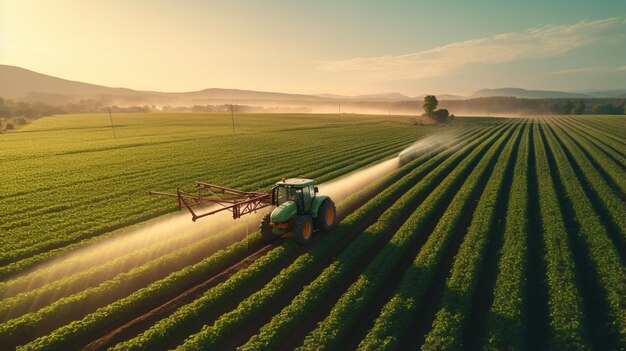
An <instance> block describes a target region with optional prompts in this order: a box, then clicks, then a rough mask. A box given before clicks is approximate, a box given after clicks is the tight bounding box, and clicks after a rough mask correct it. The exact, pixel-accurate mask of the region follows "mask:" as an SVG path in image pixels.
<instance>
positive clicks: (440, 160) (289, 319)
mask: <svg viewBox="0 0 626 351" xmlns="http://www.w3.org/2000/svg"><path fill="white" fill-rule="evenodd" d="M486 137H487V136H485V135H484V134H483V135H480V136H476V140H475V141H474V142H473V143H472V145H476V144H477V143H478V142H480V140H484V139H485V138H486ZM464 144H465V143H459V144H457V145H456V147H453V148H452V149H451V150H446V152H443V153H442V154H439V155H437V156H435V157H433V158H431V159H429V160H428V161H426V163H424V164H423V165H422V166H420V167H418V168H416V169H415V170H414V171H412V172H411V173H410V174H408V175H407V176H406V177H405V179H407V180H411V182H415V180H413V179H421V178H422V177H424V175H425V174H426V173H428V172H430V171H431V170H432V172H431V173H430V174H428V176H427V177H424V178H423V179H421V180H420V181H419V182H418V183H416V184H415V185H414V186H413V187H412V188H411V189H410V190H409V191H407V192H406V193H405V194H404V195H403V196H402V197H401V198H400V199H398V200H397V201H396V202H395V203H394V204H393V205H392V206H391V207H390V208H388V209H387V210H386V211H385V212H384V213H383V214H382V215H381V217H380V218H379V219H378V220H377V221H376V223H375V224H374V225H371V226H370V227H369V228H367V229H366V230H365V231H364V232H363V233H362V234H361V235H359V237H358V238H357V239H355V240H354V241H353V242H352V243H351V245H350V246H349V247H348V248H347V249H346V250H345V251H344V252H343V253H342V254H341V255H340V256H339V257H337V258H336V259H335V261H334V263H332V264H331V265H330V266H328V267H327V268H326V269H325V270H324V271H323V272H322V273H321V274H320V275H319V276H318V277H317V278H316V279H315V281H313V282H312V283H311V284H309V285H307V286H306V287H305V288H304V290H303V291H302V292H301V293H300V294H299V295H298V296H297V297H296V298H295V299H294V300H293V301H292V302H291V304H290V305H289V306H287V307H286V308H285V309H283V310H282V311H281V312H280V313H279V314H277V315H276V316H274V318H272V321H271V322H270V323H268V324H267V325H265V326H264V327H262V328H261V330H260V333H259V334H257V335H256V336H254V337H252V338H251V339H250V340H249V341H248V343H246V344H245V345H244V346H243V347H242V349H244V350H261V349H264V350H272V349H279V348H281V345H280V342H281V340H284V338H285V336H286V335H288V334H289V332H290V330H292V329H294V328H296V327H297V326H298V325H299V324H301V323H302V322H303V319H305V318H306V317H307V316H308V315H309V314H310V313H312V312H313V310H314V308H315V307H316V305H317V304H318V303H319V302H320V300H322V299H324V298H325V296H327V295H328V294H329V293H331V292H332V291H333V290H334V289H336V288H337V285H338V284H340V282H342V281H343V280H345V279H347V278H348V277H349V274H350V273H351V272H352V271H353V270H354V269H355V267H356V266H357V265H358V264H359V263H360V262H363V261H364V260H366V259H367V257H366V256H367V254H368V252H370V251H371V250H372V248H373V247H375V246H376V245H379V244H380V242H381V241H384V240H385V239H387V238H388V237H389V236H390V235H391V234H392V231H393V228H396V227H398V224H399V223H398V220H399V218H400V217H401V216H402V209H403V208H414V207H415V206H416V205H417V204H416V203H415V201H416V200H418V199H419V198H421V197H423V196H424V195H425V194H427V193H428V192H429V191H431V190H432V189H433V188H434V187H436V186H437V184H438V183H439V182H440V181H441V178H442V177H444V176H445V175H446V174H447V173H449V172H450V171H451V170H452V168H453V167H454V166H455V165H456V164H458V162H460V160H461V159H462V158H463V157H464V156H466V155H467V154H468V153H469V151H470V150H471V146H467V147H466V146H465V145H464ZM460 148H462V150H461V151H456V153H455V154H452V155H451V153H452V152H455V150H458V149H460ZM436 165H439V166H438V167H437V168H435V166H436ZM373 291H374V290H372V292H373ZM349 295H350V296H352V295H353V294H349ZM352 307H353V309H351V311H353V312H356V311H355V309H354V305H352ZM342 328H343V329H346V330H347V329H349V327H348V325H347V324H342ZM326 347H328V345H326Z"/></svg>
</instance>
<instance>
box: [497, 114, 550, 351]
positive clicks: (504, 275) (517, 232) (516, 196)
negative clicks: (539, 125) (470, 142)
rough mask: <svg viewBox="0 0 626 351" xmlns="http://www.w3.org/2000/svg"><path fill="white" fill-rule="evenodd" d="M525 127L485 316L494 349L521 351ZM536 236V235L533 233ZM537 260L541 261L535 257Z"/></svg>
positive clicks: (524, 285) (525, 263) (525, 213)
mask: <svg viewBox="0 0 626 351" xmlns="http://www.w3.org/2000/svg"><path fill="white" fill-rule="evenodd" d="M531 128H532V126H531V125H528V126H527V127H526V129H525V131H524V135H523V136H522V139H521V141H520V143H519V147H518V151H517V159H516V161H515V168H514V173H513V182H512V185H511V191H510V193H509V202H508V204H507V210H506V220H505V226H504V239H503V244H502V249H501V251H500V259H499V262H498V276H497V278H496V283H495V287H494V292H493V294H494V297H493V303H492V305H491V308H490V310H489V315H488V317H487V327H486V332H485V334H486V337H485V339H486V340H485V344H486V346H487V347H488V348H490V349H493V350H511V351H519V350H523V349H524V345H525V338H526V334H525V330H526V323H525V318H526V310H525V306H526V301H527V299H526V294H527V293H526V289H527V283H526V279H527V278H526V274H527V269H528V251H527V235H528V216H529V209H528V155H529V154H528V147H529V145H528V139H529V136H530V130H531ZM532 234H536V233H532ZM534 259H540V258H534Z"/></svg>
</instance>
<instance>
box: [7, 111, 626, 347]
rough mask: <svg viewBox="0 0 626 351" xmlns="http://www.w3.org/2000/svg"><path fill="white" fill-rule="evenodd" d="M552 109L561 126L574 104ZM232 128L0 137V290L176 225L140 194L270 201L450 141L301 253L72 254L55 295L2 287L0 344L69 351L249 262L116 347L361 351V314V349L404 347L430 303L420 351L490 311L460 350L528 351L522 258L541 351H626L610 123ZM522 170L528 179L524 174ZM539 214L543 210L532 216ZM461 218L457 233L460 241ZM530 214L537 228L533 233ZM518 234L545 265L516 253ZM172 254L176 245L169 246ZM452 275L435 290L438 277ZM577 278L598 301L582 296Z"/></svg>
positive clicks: (217, 249) (150, 124) (149, 249)
mask: <svg viewBox="0 0 626 351" xmlns="http://www.w3.org/2000/svg"><path fill="white" fill-rule="evenodd" d="M0 102H1V101H0ZM587 102H588V101H587V100H585V101H584V103H587ZM555 103H558V108H561V109H566V108H567V109H570V110H572V111H574V110H575V109H576V108H577V106H578V101H572V103H571V104H570V103H561V101H558V102H555ZM0 105H2V103H0ZM555 106H556V105H555ZM433 111H435V110H434V109H433ZM433 113H436V112H433ZM573 113H574V112H572V114H573ZM238 117H239V124H238V129H237V131H236V133H233V132H232V129H231V128H232V127H231V125H230V119H229V118H230V116H226V115H219V114H190V115H182V114H177V115H175V114H150V115H140V114H134V115H124V114H119V115H117V116H114V123H115V126H116V134H117V139H113V138H112V135H111V129H110V121H109V120H108V115H80V116H63V117H53V118H52V117H51V118H42V119H39V120H37V121H35V122H34V123H32V124H29V125H27V126H25V127H24V128H22V129H21V131H18V132H12V133H6V134H3V135H1V136H0V158H2V162H0V174H2V175H3V185H9V186H8V187H1V188H0V210H1V211H3V214H4V217H3V222H2V223H0V244H1V245H0V265H1V266H0V276H2V277H5V278H6V277H7V276H8V275H9V274H14V273H16V272H19V271H21V270H24V269H25V268H27V267H29V266H31V265H33V264H35V263H37V262H41V261H42V260H46V259H49V258H53V257H55V256H56V255H59V254H61V253H64V252H67V251H70V250H73V249H75V248H79V247H82V246H84V245H89V244H94V243H97V242H98V241H99V240H102V239H103V238H107V237H112V236H115V235H117V234H119V233H120V231H121V230H123V229H120V230H117V231H116V230H114V229H115V228H123V227H125V226H126V225H128V224H129V223H133V222H135V221H139V220H143V219H146V218H151V217H154V216H157V215H159V214H162V213H166V212H170V211H173V210H174V208H173V206H172V203H171V202H169V201H167V200H163V201H161V200H158V199H152V198H149V197H148V196H146V195H145V193H146V191H147V190H150V189H163V190H167V189H174V188H176V187H177V186H180V185H184V184H191V183H192V182H193V181H194V180H205V181H210V182H215V183H223V184H225V185H229V186H232V187H241V188H244V189H251V190H252V189H263V188H265V187H267V186H270V185H271V184H272V183H273V182H274V181H275V180H276V179H279V178H281V177H282V176H289V175H290V174H293V175H306V176H307V177H311V178H314V179H316V180H318V181H325V180H330V179H333V178H336V177H338V176H340V175H342V174H345V173H347V172H351V171H353V170H357V169H360V168H361V167H364V166H367V165H370V164H372V163H374V162H377V161H379V160H381V159H384V158H387V157H389V156H390V155H394V154H396V153H397V152H398V151H399V150H401V149H403V148H404V147H405V146H406V145H407V144H409V143H410V142H413V141H415V140H416V139H419V138H421V137H423V136H426V135H427V131H432V132H441V131H445V132H446V134H447V138H440V140H444V141H443V142H441V143H438V144H436V145H435V146H432V145H431V147H430V148H428V147H427V148H425V149H423V150H422V151H420V152H421V153H420V154H419V157H417V158H416V159H414V160H412V161H410V162H409V163H407V164H406V165H404V166H401V167H399V168H398V169H395V170H394V171H392V172H390V173H389V174H388V175H387V176H385V177H382V178H381V179H378V180H376V181H375V182H373V183H372V184H370V185H369V186H367V187H365V188H363V189H359V190H358V192H355V193H354V194H353V196H352V197H351V198H348V199H347V200H345V201H344V202H340V203H339V207H338V208H339V209H340V211H345V212H343V214H344V215H346V217H345V218H344V219H343V220H342V221H341V223H340V224H339V225H338V227H337V228H336V229H335V230H333V231H331V232H330V233H326V234H322V235H320V236H319V238H318V240H316V241H315V242H314V243H313V244H312V245H311V246H309V247H301V246H298V245H296V243H295V242H293V241H292V240H287V241H285V242H283V243H282V244H280V245H277V244H276V245H274V246H273V247H272V248H271V249H269V247H268V249H269V250H267V251H266V253H265V254H264V255H262V256H260V257H257V258H255V259H254V260H252V259H251V258H246V257H248V255H250V253H251V252H254V251H256V250H258V249H259V248H261V247H262V246H263V245H264V244H263V243H262V241H261V238H260V234H259V233H258V232H256V233H253V234H252V235H251V236H250V237H249V238H248V240H247V241H245V240H244V241H240V240H241V239H240V238H239V237H237V236H233V235H232V233H235V232H238V230H239V227H238V224H235V225H233V226H232V227H225V229H223V230H222V229H220V230H218V229H216V232H215V234H212V235H209V236H206V237H204V236H202V235H200V234H191V233H181V235H180V236H177V237H176V238H167V239H164V240H162V241H158V242H150V243H147V244H146V245H145V246H144V247H142V248H140V249H132V248H120V252H117V255H116V256H115V258H113V259H111V260H110V261H108V262H104V263H102V264H101V265H99V266H98V265H96V264H95V263H89V261H88V260H87V259H85V258H80V257H74V258H72V257H70V258H68V259H67V261H63V262H61V263H58V265H59V266H58V268H59V269H60V270H63V269H65V268H67V269H68V273H62V274H60V275H59V276H56V277H55V278H54V279H53V280H52V281H51V280H49V278H48V275H47V274H48V273H49V272H50V271H49V270H48V268H45V267H44V268H41V269H38V270H34V271H33V272H30V273H28V274H25V275H23V276H18V277H15V278H12V279H5V280H4V281H0V296H2V299H1V300H0V323H1V324H0V342H1V343H2V345H3V347H4V348H7V349H14V348H16V347H17V348H18V349H25V350H30V349H37V350H67V349H80V348H82V347H84V346H85V345H87V344H89V343H91V342H93V341H94V340H96V339H97V338H99V337H101V336H102V335H104V334H105V333H107V332H110V331H112V330H114V329H115V328H117V327H119V326H121V325H123V324H125V323H128V322H129V321H132V320H133V319H135V318H137V317H141V316H144V315H145V314H146V313H147V312H149V311H151V310H152V309H154V308H156V307H159V306H160V305H162V304H163V303H165V302H167V301H170V300H171V299H173V298H175V297H177V296H179V294H180V293H181V292H184V291H187V290H188V289H190V288H192V287H194V286H197V285H198V284H199V283H203V282H206V281H207V279H209V278H212V277H215V276H216V274H218V273H219V272H222V271H223V270H224V269H226V268H228V267H231V266H232V265H233V264H235V263H238V262H241V261H242V260H244V261H243V262H242V265H241V267H240V268H237V270H236V273H234V274H232V275H224V276H223V277H222V276H219V277H220V280H219V283H216V285H211V286H210V287H208V288H206V290H205V291H204V292H203V293H202V294H201V295H199V297H197V298H194V299H193V300H192V301H190V302H189V303H187V304H186V305H183V306H181V307H179V308H177V309H176V310H175V311H171V312H165V310H163V311H162V312H163V314H160V313H159V314H158V316H159V317H160V318H162V319H160V320H154V319H148V320H149V324H146V325H141V326H139V327H138V328H137V329H133V328H132V327H131V329H130V330H129V333H128V335H125V336H124V337H128V338H129V340H127V341H124V342H121V343H120V344H118V345H117V346H115V347H114V349H116V350H144V349H150V350H161V349H168V348H172V347H177V346H178V348H179V349H224V348H230V347H231V346H232V347H235V346H239V345H242V346H240V349H241V350H246V351H248V350H275V349H284V348H287V346H290V347H291V346H294V344H295V342H296V341H301V338H302V337H303V336H305V335H306V338H305V341H304V344H303V345H296V346H300V349H302V350H308V349H311V350H313V349H315V350H318V349H328V350H330V349H346V348H349V347H352V346H353V345H349V344H350V343H352V342H358V341H359V340H353V333H354V332H355V331H358V330H363V329H362V328H363V327H365V326H367V325H366V323H367V322H369V320H368V319H366V318H364V317H368V318H369V317H372V318H375V319H374V325H373V328H372V329H371V330H369V331H367V335H366V337H365V339H364V340H360V349H363V350H392V349H398V348H399V347H402V346H408V345H410V344H411V339H412V338H413V337H414V333H415V325H414V324H415V323H413V322H414V321H415V318H416V316H418V315H419V314H420V313H422V312H424V310H423V308H424V303H425V302H427V300H426V299H425V297H427V296H430V294H432V293H433V292H435V293H436V294H435V295H436V296H433V299H434V300H433V301H428V302H432V303H436V304H437V306H439V310H438V311H437V314H436V316H435V320H434V323H433V325H432V328H431V329H429V330H426V331H425V332H426V335H425V336H426V339H425V343H424V345H420V346H421V348H422V349H437V350H439V349H462V348H463V347H464V346H465V345H463V343H462V342H463V341H464V340H465V338H472V337H474V336H472V335H468V330H467V329H468V322H469V321H470V320H472V319H473V316H481V315H482V314H483V313H487V318H486V320H481V321H479V323H481V324H483V323H484V325H485V328H486V329H485V330H484V331H485V335H484V336H485V337H484V339H483V340H477V339H476V340H474V339H472V341H473V342H474V341H475V342H476V343H477V344H478V343H482V345H481V346H482V348H485V349H498V350H500V349H505V350H523V349H525V348H526V347H527V344H526V342H525V337H526V336H527V332H526V329H527V327H528V326H527V325H526V322H527V320H528V318H527V314H528V311H527V310H526V308H527V307H526V306H527V302H528V296H529V295H528V294H529V291H528V284H527V282H526V279H527V276H528V265H529V260H530V259H534V260H539V261H540V262H538V265H539V266H540V267H541V271H544V270H545V276H544V277H540V278H543V279H544V280H545V287H542V291H540V292H539V293H541V294H545V298H546V303H547V306H546V307H547V312H548V314H547V315H545V316H541V317H542V318H545V319H546V321H547V323H548V327H549V330H548V335H549V338H550V339H549V340H547V341H546V346H547V347H549V348H551V349H559V350H561V349H588V348H594V347H598V345H596V342H599V343H603V342H604V343H605V344H601V345H602V346H606V348H607V349H622V348H624V347H625V343H624V341H625V340H626V338H625V334H624V330H626V325H624V319H623V313H624V310H626V308H625V307H624V303H623V296H625V294H626V293H625V292H624V284H623V277H624V268H623V264H622V262H621V260H622V259H623V257H621V256H620V255H621V252H620V251H619V250H620V248H622V249H623V243H624V242H625V241H626V233H624V232H625V228H626V224H625V222H624V221H623V218H622V217H623V216H622V213H623V211H624V201H623V198H624V194H625V185H624V182H623V170H624V168H625V167H626V161H625V159H624V155H625V154H626V153H625V152H624V147H625V146H626V141H625V140H624V135H626V124H625V123H624V120H623V118H621V117H618V116H602V117H601V116H564V117H554V118H543V119H536V120H524V121H519V120H513V119H487V118H482V119H466V118H460V119H458V120H457V121H456V122H455V123H454V124H453V126H454V127H445V128H441V127H429V128H419V127H418V128H414V127H408V126H407V125H406V119H402V118H397V119H392V120H389V118H388V116H381V117H376V116H373V117H365V116H363V117H360V116H352V117H351V118H350V119H348V118H345V116H343V118H338V117H336V116H330V115H328V116H324V115H281V116H276V115H273V116H267V115H254V114H249V115H240V116H238ZM279 118H280V120H279V121H277V119H279ZM22 131H26V133H23V132H22ZM438 137H439V136H434V137H433V138H438ZM429 140H430V139H429V138H424V139H423V140H422V141H424V142H426V143H425V144H427V142H428V141H429ZM268 150H269V151H272V150H273V151H275V150H281V152H288V153H290V154H291V153H293V155H297V157H287V158H281V159H280V160H279V163H280V167H277V159H276V154H277V153H276V152H269V151H268ZM515 150H517V152H515ZM513 155H517V156H516V157H513ZM529 160H534V161H535V162H534V163H533V164H529ZM250 165H254V167H249V166H250ZM528 169H531V170H533V169H536V173H537V177H536V179H529V171H528ZM25 174H27V175H28V181H27V182H25V181H24V175H25ZM509 183H510V184H509ZM535 183H536V185H537V189H536V192H535V193H529V187H528V185H529V184H530V185H531V186H534V184H535ZM481 189H484V190H482V191H481ZM531 189H532V187H531ZM507 193H508V194H507ZM507 195H508V196H507ZM503 198H508V199H509V201H508V203H506V204H504V203H502V199H503ZM85 199H89V201H85ZM531 200H532V202H531ZM535 200H536V201H537V203H538V204H539V208H538V209H537V213H530V212H529V211H530V209H531V208H532V207H529V204H532V203H535ZM356 204H360V205H359V206H357V205H356ZM474 204H476V206H474ZM500 207H501V209H499V208H500ZM474 208H475V209H474ZM17 209H19V210H17ZM468 211H473V212H472V213H468ZM566 214H571V215H572V218H564V216H565V215H566ZM470 215H471V222H470V225H469V227H468V228H463V227H461V226H460V224H461V223H463V222H462V221H461V220H462V219H463V218H464V217H465V216H470ZM533 215H537V216H538V217H537V219H538V223H537V225H538V226H539V227H538V229H539V230H537V231H535V232H532V233H531V232H529V230H530V229H531V228H530V226H529V221H528V218H529V217H530V216H533ZM33 216H36V218H38V221H32V218H33ZM98 217H102V218H98ZM5 218H6V219H5ZM433 218H438V220H437V221H434V220H433ZM468 218H469V217H468ZM498 220H503V221H504V222H503V224H501V225H503V227H502V230H501V231H500V230H499V229H498V230H497V231H496V228H497V226H498V224H497V223H498V222H497V221H498ZM235 223H241V222H235ZM500 223H502V222H500ZM609 224H610V225H609ZM242 225H243V224H242ZM126 230H128V229H126ZM51 233H54V234H55V235H54V236H53V235H51ZM498 233H501V234H502V235H503V237H502V241H501V243H502V244H501V246H500V245H495V244H496V243H499V242H500V240H494V238H495V237H494V235H495V234H498ZM205 234H206V233H205ZM461 235H465V236H464V237H461ZM530 235H534V236H536V243H537V244H538V245H541V247H540V248H536V249H537V250H539V252H541V253H542V256H541V257H529V253H530V251H529V249H528V247H527V246H528V238H529V237H530ZM179 239H180V240H182V241H183V242H184V243H183V244H181V245H180V246H176V248H169V249H167V250H164V247H168V246H169V245H170V244H173V243H174V242H176V241H177V240H179ZM457 240H460V247H459V248H458V251H455V250H457V249H456V247H457ZM421 243H423V245H421ZM574 244H575V245H574ZM417 245H421V247H419V246H417ZM620 245H622V246H620ZM135 250H136V251H135ZM491 250H498V251H497V253H496V252H494V251H491ZM573 250H580V251H573ZM409 253H411V254H409ZM491 255H497V256H495V257H497V275H495V276H494V278H495V285H494V286H493V289H494V291H493V301H492V305H491V306H484V307H482V306H480V307H478V308H480V309H482V310H480V311H478V310H477V307H476V306H472V303H473V302H474V301H476V300H477V299H482V298H481V297H480V296H479V295H477V294H478V293H479V291H478V288H477V286H478V285H477V284H478V282H480V281H481V279H484V278H485V276H482V273H483V272H484V271H485V270H484V265H485V264H486V261H485V258H486V257H492V256H491ZM495 257H494V258H495ZM581 257H584V259H581ZM452 258H453V261H452V263H453V265H452V268H451V270H450V271H449V272H441V271H442V270H441V267H442V263H446V264H447V263H448V262H449V261H448V260H451V259H452ZM581 262H582V263H587V262H588V263H589V267H581ZM405 263H406V264H409V263H410V265H409V266H408V267H407V266H406V265H405ZM74 266H76V267H80V269H78V270H76V271H74V270H72V268H73V267H74ZM238 267H239V266H238ZM583 270H584V271H583ZM587 272H589V273H591V274H590V275H588V276H582V274H587ZM442 273H443V274H445V276H442V275H439V274H442ZM446 277H447V280H446V281H445V286H443V288H444V290H443V293H439V292H438V291H439V290H438V289H439V286H435V285H434V284H433V282H442V283H443V280H444V278H446ZM489 279H491V278H489ZM581 282H586V283H589V282H591V283H592V285H593V286H594V288H593V289H595V290H591V291H593V292H594V296H593V298H592V299H591V300H590V301H587V300H586V299H587V298H589V295H587V293H588V292H589V291H590V290H589V289H587V288H585V289H582V287H581V286H579V284H581ZM389 286H392V287H393V289H394V290H393V291H389V290H388V289H391V288H389ZM581 291H582V292H583V293H584V295H583V294H581ZM387 294H390V295H391V297H390V298H388V299H387V300H383V299H382V297H384V296H389V295H387ZM337 297H339V298H338V299H337ZM481 301H482V302H484V301H483V300H481ZM591 303H597V306H590V304H591ZM379 304H381V305H383V308H382V310H380V311H379V310H378V309H379V307H380V305H379ZM589 308H598V309H601V311H602V313H603V316H602V321H606V325H598V326H596V325H590V324H589V321H594V320H598V317H594V316H592V317H588V316H587V315H586V312H588V311H589ZM324 311H326V312H325V313H321V312H324ZM374 312H380V313H378V314H377V315H370V313H374ZM474 313H479V314H478V315H475V314H474ZM604 315H606V316H604ZM152 317H154V316H152ZM152 317H150V318H152ZM594 318H595V319H594ZM605 319H606V320H605ZM268 321H269V322H268ZM320 321H321V322H320ZM316 322H320V323H318V324H317V325H315V323H316ZM263 323H265V325H262V324H263ZM144 327H145V329H144ZM259 327H260V329H259ZM600 328H602V330H605V331H607V332H606V333H607V334H610V340H607V341H603V340H600V341H598V340H596V339H597V337H596V336H595V334H593V333H592V332H595V331H596V330H599V329H600ZM363 331H365V330H363ZM130 332H134V333H135V334H132V333H130ZM255 333H256V335H253V334H255ZM136 334H138V335H136ZM248 338H249V339H248ZM246 339H248V340H246ZM294 340H295V341H294ZM235 341H237V342H241V344H238V345H236V344H235ZM20 345H21V346H20ZM108 346H110V345H107V347H108Z"/></svg>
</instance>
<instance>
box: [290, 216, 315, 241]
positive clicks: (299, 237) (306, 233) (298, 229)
mask: <svg viewBox="0 0 626 351" xmlns="http://www.w3.org/2000/svg"><path fill="white" fill-rule="evenodd" d="M293 234H294V238H295V240H296V242H298V243H300V244H306V243H308V242H309V241H311V239H312V238H313V219H311V216H298V217H297V218H296V224H295V225H294V227H293Z"/></svg>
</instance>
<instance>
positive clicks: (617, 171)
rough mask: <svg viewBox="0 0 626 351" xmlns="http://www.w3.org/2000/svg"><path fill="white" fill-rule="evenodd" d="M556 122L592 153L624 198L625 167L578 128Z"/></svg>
mask: <svg viewBox="0 0 626 351" xmlns="http://www.w3.org/2000/svg"><path fill="white" fill-rule="evenodd" d="M555 124H556V125H558V126H559V127H560V128H561V129H562V130H563V131H564V132H566V133H567V135H568V136H569V137H570V139H571V140H572V141H574V143H576V144H577V145H578V146H579V149H580V150H582V151H584V152H586V153H587V154H589V155H590V159H591V160H593V162H594V163H596V164H597V165H598V166H599V168H600V169H602V170H603V171H604V173H605V174H607V175H608V177H609V178H610V179H611V181H612V182H613V184H615V185H616V186H617V187H618V188H619V192H621V196H622V198H623V197H625V196H626V182H625V181H624V169H623V168H622V167H620V166H619V165H618V164H617V163H615V162H614V161H613V160H612V159H610V158H609V157H607V155H606V154H605V153H604V152H602V150H600V149H599V148H598V147H597V146H596V145H595V144H593V143H592V142H590V141H589V140H588V139H587V138H586V137H584V136H583V134H581V133H580V132H579V131H577V130H576V129H574V128H571V127H570V126H567V125H564V124H563V123H561V122H555ZM594 168H595V167H594ZM601 183H604V182H601ZM617 196H618V197H619V194H617ZM611 207H614V206H611ZM618 208H619V206H618V207H616V208H613V210H616V209H618ZM622 221H623V220H622Z"/></svg>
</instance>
